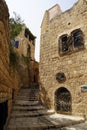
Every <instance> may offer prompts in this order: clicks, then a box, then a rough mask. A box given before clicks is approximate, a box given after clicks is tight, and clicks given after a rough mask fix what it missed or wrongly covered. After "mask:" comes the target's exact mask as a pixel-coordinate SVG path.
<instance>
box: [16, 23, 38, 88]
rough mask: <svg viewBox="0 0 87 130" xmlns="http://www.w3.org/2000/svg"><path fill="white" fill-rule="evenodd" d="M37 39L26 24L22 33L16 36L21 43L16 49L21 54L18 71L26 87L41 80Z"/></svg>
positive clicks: (22, 83) (21, 82) (22, 84)
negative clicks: (36, 57)
mask: <svg viewBox="0 0 87 130" xmlns="http://www.w3.org/2000/svg"><path fill="white" fill-rule="evenodd" d="M35 39H36V37H35V36H34V35H33V34H32V33H31V31H30V30H29V29H28V28H26V26H25V25H24V26H23V28H22V31H21V32H20V34H19V35H18V36H17V37H16V38H15V41H18V43H19V44H18V47H17V48H14V49H15V51H16V53H17V54H18V55H19V67H18V72H19V75H20V73H21V75H20V85H21V86H24V87H32V86H33V85H34V84H35V83H36V84H38V82H39V64H38V62H36V61H35V58H34V57H35V54H34V53H35ZM36 71H37V72H36ZM36 73H38V74H36Z"/></svg>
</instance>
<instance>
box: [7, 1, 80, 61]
mask: <svg viewBox="0 0 87 130" xmlns="http://www.w3.org/2000/svg"><path fill="white" fill-rule="evenodd" d="M77 1H78V0H6V3H7V5H8V8H9V13H10V17H13V16H14V14H13V12H16V14H17V15H20V17H21V19H22V20H24V23H25V24H26V26H27V27H28V28H29V29H30V31H31V32H32V34H33V35H35V36H36V37H37V38H36V48H35V59H36V61H39V57H40V26H41V23H42V19H43V16H44V13H45V11H46V10H48V9H49V8H51V7H52V6H54V5H55V4H59V6H60V8H61V10H62V11H63V12H64V11H66V10H68V9H70V8H71V7H72V6H73V4H74V3H76V2H77Z"/></svg>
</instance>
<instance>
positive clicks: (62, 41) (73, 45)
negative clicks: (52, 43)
mask: <svg viewBox="0 0 87 130" xmlns="http://www.w3.org/2000/svg"><path fill="white" fill-rule="evenodd" d="M80 48H81V49H82V48H84V38H83V32H82V31H81V30H80V29H76V30H74V31H72V32H71V33H70V35H67V34H64V35H62V36H60V38H59V53H60V54H67V52H69V53H71V52H73V50H74V51H75V50H78V49H80Z"/></svg>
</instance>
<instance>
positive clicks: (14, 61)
mask: <svg viewBox="0 0 87 130" xmlns="http://www.w3.org/2000/svg"><path fill="white" fill-rule="evenodd" d="M9 59H10V66H11V67H13V68H15V69H16V68H17V66H18V62H19V58H18V55H17V53H16V52H15V51H14V48H13V47H12V46H11V45H10V53H9Z"/></svg>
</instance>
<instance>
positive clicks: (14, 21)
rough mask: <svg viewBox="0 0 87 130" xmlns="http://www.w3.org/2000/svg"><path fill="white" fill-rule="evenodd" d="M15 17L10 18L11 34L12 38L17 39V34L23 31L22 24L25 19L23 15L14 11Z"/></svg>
mask: <svg viewBox="0 0 87 130" xmlns="http://www.w3.org/2000/svg"><path fill="white" fill-rule="evenodd" d="M14 15H15V17H14V18H10V20H9V23H10V29H11V32H10V36H11V39H15V37H16V36H18V34H19V33H20V32H21V31H22V26H23V21H22V20H21V17H20V16H19V15H17V14H16V13H15V12H14Z"/></svg>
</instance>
